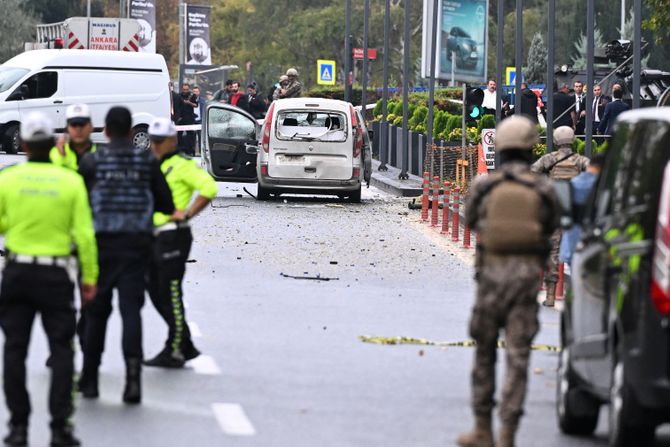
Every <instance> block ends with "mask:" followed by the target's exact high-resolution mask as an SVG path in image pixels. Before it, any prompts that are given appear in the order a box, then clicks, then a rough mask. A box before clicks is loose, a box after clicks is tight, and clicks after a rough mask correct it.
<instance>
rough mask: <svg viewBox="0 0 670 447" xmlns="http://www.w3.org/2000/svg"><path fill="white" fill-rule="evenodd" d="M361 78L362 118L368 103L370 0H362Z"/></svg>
mask: <svg viewBox="0 0 670 447" xmlns="http://www.w3.org/2000/svg"><path fill="white" fill-rule="evenodd" d="M363 11H364V12H363V79H362V82H361V87H362V90H361V107H362V109H361V112H362V114H363V119H365V115H366V112H367V109H366V106H367V104H368V92H367V90H368V62H369V61H368V22H369V19H370V0H365V1H364V8H363Z"/></svg>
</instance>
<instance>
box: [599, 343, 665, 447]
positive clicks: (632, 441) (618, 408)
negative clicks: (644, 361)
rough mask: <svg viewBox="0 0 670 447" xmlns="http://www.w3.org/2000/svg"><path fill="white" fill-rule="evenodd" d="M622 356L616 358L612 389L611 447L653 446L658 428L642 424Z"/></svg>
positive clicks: (610, 412) (610, 414)
mask: <svg viewBox="0 0 670 447" xmlns="http://www.w3.org/2000/svg"><path fill="white" fill-rule="evenodd" d="M622 357H623V356H621V355H618V356H616V358H614V361H613V364H614V367H613V368H612V385H611V387H610V411H609V424H610V427H609V445H610V447H627V446H632V445H634V446H636V447H644V446H651V445H653V442H654V438H655V432H656V426H655V425H648V424H645V423H644V422H641V420H643V419H644V418H643V417H641V412H640V409H639V408H638V406H637V404H636V402H635V397H634V395H633V392H632V390H631V388H630V386H629V385H628V384H627V383H626V376H625V374H624V362H623V360H622Z"/></svg>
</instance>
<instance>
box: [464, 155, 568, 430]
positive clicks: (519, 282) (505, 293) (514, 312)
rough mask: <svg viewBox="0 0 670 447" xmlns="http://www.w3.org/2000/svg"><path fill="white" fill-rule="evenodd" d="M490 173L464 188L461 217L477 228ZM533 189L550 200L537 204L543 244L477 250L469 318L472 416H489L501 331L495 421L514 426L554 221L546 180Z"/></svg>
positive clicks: (519, 169) (514, 168) (523, 167)
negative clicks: (501, 377) (501, 371)
mask: <svg viewBox="0 0 670 447" xmlns="http://www.w3.org/2000/svg"><path fill="white" fill-rule="evenodd" d="M500 171H502V173H506V172H510V173H513V174H517V175H518V174H526V175H527V173H528V172H529V166H528V165H527V164H524V163H519V162H511V163H507V164H504V165H502V167H501V168H500ZM492 180H494V177H493V176H487V177H481V178H480V179H478V181H477V182H475V184H474V185H473V188H472V190H471V192H470V197H469V201H468V206H467V207H466V219H467V223H468V225H469V226H470V228H474V229H475V230H481V228H482V227H483V226H484V225H483V224H485V222H486V210H487V197H486V196H487V194H488V192H490V190H491V188H490V184H491V181H492ZM535 180H536V186H535V189H536V191H538V192H540V193H541V194H543V195H544V196H545V197H549V198H551V200H550V201H549V202H543V206H542V210H541V214H540V216H541V217H540V220H541V224H542V229H543V235H544V243H545V248H544V249H539V250H538V252H536V253H528V254H523V253H520V254H505V255H503V254H493V253H487V252H486V249H485V247H479V246H478V250H477V266H476V269H477V281H478V285H477V297H476V302H475V306H474V308H473V312H472V319H471V320H470V335H471V336H472V338H473V339H474V340H475V341H476V342H477V347H476V350H475V361H474V365H473V369H472V404H473V410H474V413H475V416H477V417H489V418H490V415H491V411H492V409H493V406H494V404H495V402H494V400H493V395H494V392H495V363H496V349H497V340H498V334H499V332H500V330H501V329H505V334H506V335H505V339H506V342H507V351H506V355H507V362H506V364H507V370H506V375H505V383H504V386H503V390H502V402H501V405H500V418H501V422H502V423H503V424H504V425H505V426H508V427H514V428H515V427H516V426H517V425H518V422H519V419H520V417H521V415H522V414H523V403H524V398H525V395H526V382H527V375H528V371H527V370H528V361H529V356H530V345H531V342H532V341H533V338H534V337H535V335H536V333H537V331H538V327H539V324H538V319H537V312H538V305H537V294H538V292H539V290H540V284H541V271H542V267H543V265H544V262H545V259H546V255H547V250H546V248H547V247H548V239H549V235H550V234H551V233H552V232H553V231H554V229H555V228H556V226H557V224H558V219H559V215H558V205H557V204H556V201H555V199H554V195H553V188H552V186H551V182H549V181H548V180H546V179H544V178H540V177H538V178H536V179H535Z"/></svg>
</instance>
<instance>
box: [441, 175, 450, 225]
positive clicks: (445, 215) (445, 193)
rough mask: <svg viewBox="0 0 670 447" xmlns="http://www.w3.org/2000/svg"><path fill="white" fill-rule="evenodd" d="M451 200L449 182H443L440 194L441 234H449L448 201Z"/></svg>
mask: <svg viewBox="0 0 670 447" xmlns="http://www.w3.org/2000/svg"><path fill="white" fill-rule="evenodd" d="M450 199H451V182H448V181H445V182H444V189H443V192H442V231H440V233H442V234H449V200H450Z"/></svg>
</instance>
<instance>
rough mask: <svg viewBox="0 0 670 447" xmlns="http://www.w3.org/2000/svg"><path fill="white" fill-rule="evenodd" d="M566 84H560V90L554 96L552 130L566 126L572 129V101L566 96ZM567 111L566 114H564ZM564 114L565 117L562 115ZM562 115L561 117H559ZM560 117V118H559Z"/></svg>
mask: <svg viewBox="0 0 670 447" xmlns="http://www.w3.org/2000/svg"><path fill="white" fill-rule="evenodd" d="M568 91H569V90H568V84H566V83H563V84H561V88H560V90H558V91H557V92H556V94H554V118H553V119H554V129H556V128H558V127H561V126H568V127H572V128H573V129H574V126H575V108H574V100H573V99H572V97H570V95H568ZM566 111H567V112H566ZM564 112H565V115H563V113H564ZM561 115H563V116H561ZM559 117H560V118H559Z"/></svg>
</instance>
